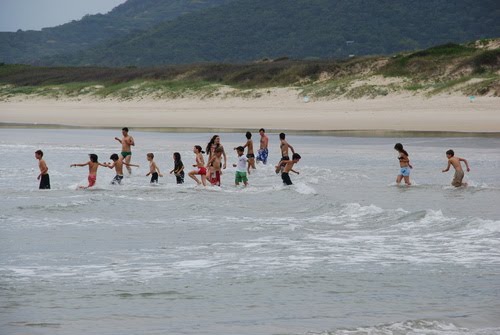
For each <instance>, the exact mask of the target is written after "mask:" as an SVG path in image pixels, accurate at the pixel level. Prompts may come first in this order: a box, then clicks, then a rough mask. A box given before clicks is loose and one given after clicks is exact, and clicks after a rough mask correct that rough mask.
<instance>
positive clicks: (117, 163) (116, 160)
mask: <svg viewBox="0 0 500 335" xmlns="http://www.w3.org/2000/svg"><path fill="white" fill-rule="evenodd" d="M109 159H111V160H112V161H113V163H111V164H110V163H108V164H106V166H107V167H109V168H110V169H112V168H114V169H115V171H116V176H115V177H114V178H113V180H112V181H111V185H116V184H118V185H120V184H121V183H122V179H123V166H124V165H125V166H127V167H130V166H135V167H139V165H135V164H129V163H126V162H124V161H123V159H120V157H118V154H112V155H111V157H109Z"/></svg>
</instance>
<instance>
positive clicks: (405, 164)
mask: <svg viewBox="0 0 500 335" xmlns="http://www.w3.org/2000/svg"><path fill="white" fill-rule="evenodd" d="M259 134H260V147H259V149H258V151H257V155H256V154H255V151H254V145H253V140H252V133H250V132H246V134H245V136H246V139H247V140H246V142H245V144H243V145H241V146H238V147H235V148H234V150H235V151H236V153H237V159H238V161H237V163H236V164H233V167H235V168H236V173H235V179H234V183H235V185H236V186H238V185H240V183H243V184H244V185H245V186H247V185H248V175H250V174H251V170H252V169H255V168H256V161H257V162H261V163H263V164H267V159H268V155H269V149H268V146H269V137H268V136H267V135H266V131H265V130H264V129H263V128H261V129H260V130H259ZM279 138H280V150H281V159H280V161H279V162H278V164H277V165H276V166H275V171H276V173H277V174H281V179H282V180H283V183H284V184H285V185H292V184H293V183H292V180H291V179H290V173H291V172H293V173H296V174H299V172H298V171H296V170H294V169H293V167H294V165H295V164H297V163H298V162H299V161H300V159H301V156H300V155H299V154H298V153H296V152H295V149H294V147H293V146H292V145H290V144H289V143H288V142H287V140H286V135H285V133H280V134H279ZM115 140H116V141H118V142H119V143H120V144H121V146H122V151H121V153H120V155H118V154H116V153H114V154H112V155H111V156H110V159H111V162H107V163H100V162H99V161H98V156H97V155H96V154H90V155H89V161H88V162H86V163H79V164H71V165H70V167H77V166H80V167H83V166H88V169H89V175H88V185H87V186H82V188H90V187H93V186H94V185H95V183H96V180H97V169H98V168H99V166H102V167H106V168H109V169H114V170H115V172H116V175H115V177H114V178H113V180H112V181H111V184H113V185H116V184H121V182H122V180H123V168H124V167H125V168H126V169H127V170H128V172H129V174H131V173H132V169H131V168H132V167H139V165H135V164H132V163H131V162H130V161H131V158H132V149H131V148H132V147H133V146H135V141H134V138H133V137H132V136H130V135H129V129H128V128H127V127H125V128H123V129H122V138H118V137H115ZM245 149H246V154H245ZM394 149H395V150H396V151H397V152H398V160H399V166H400V170H399V173H398V176H397V177H396V183H397V184H398V185H399V184H400V183H401V182H402V181H403V180H404V182H405V184H406V185H408V186H410V185H411V182H410V171H411V169H412V168H413V167H412V165H411V164H410V157H409V154H408V152H407V151H406V150H405V149H404V148H403V145H402V144H401V143H396V145H395V146H394ZM289 151H291V152H292V157H291V158H290V156H289ZM193 153H194V154H195V164H193V168H194V169H193V170H192V171H190V172H189V173H188V176H189V177H190V178H191V179H193V180H194V181H195V182H196V184H197V185H203V186H206V185H207V183H210V184H211V185H215V186H221V175H222V170H224V169H226V167H227V155H226V151H225V149H224V146H223V145H222V144H221V142H220V137H219V135H214V136H213V137H212V138H211V140H210V142H208V144H207V146H206V148H205V150H203V148H202V147H201V146H199V145H195V146H194V147H193ZM205 153H206V154H207V155H208V157H207V160H206V163H205V158H204V156H203V154H205ZM446 157H447V158H448V166H447V167H446V168H445V169H444V170H443V172H447V171H449V169H450V167H451V166H453V168H454V169H455V175H454V177H453V180H452V182H451V184H452V185H453V186H455V187H460V186H467V183H464V182H463V178H464V171H463V169H462V165H461V162H464V163H465V166H466V168H467V172H469V171H470V167H469V163H468V161H467V160H466V159H464V158H460V157H455V153H454V152H453V150H448V151H447V152H446ZM35 158H36V159H38V161H39V164H38V166H39V168H40V174H39V175H38V180H40V189H50V178H49V174H48V167H47V164H46V162H45V160H44V159H43V152H42V151H41V150H37V151H36V152H35ZM146 158H147V160H148V162H149V172H148V173H147V174H146V176H151V180H150V183H153V184H155V183H158V177H163V174H162V173H161V172H160V169H159V167H158V165H157V164H156V162H155V161H154V154H153V153H151V152H150V153H148V154H147V155H146ZM173 160H174V167H173V169H172V170H171V171H170V174H173V175H174V176H175V178H176V182H177V184H182V183H184V176H185V171H184V169H185V167H184V164H183V162H182V159H181V154H180V153H178V152H174V154H173ZM198 176H199V177H200V178H199V179H198Z"/></svg>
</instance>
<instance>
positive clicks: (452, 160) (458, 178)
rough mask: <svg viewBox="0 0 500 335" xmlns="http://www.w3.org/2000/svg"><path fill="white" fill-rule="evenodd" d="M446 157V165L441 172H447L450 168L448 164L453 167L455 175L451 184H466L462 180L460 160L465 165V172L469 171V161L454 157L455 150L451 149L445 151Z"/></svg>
mask: <svg viewBox="0 0 500 335" xmlns="http://www.w3.org/2000/svg"><path fill="white" fill-rule="evenodd" d="M446 157H447V158H448V166H447V167H446V169H444V170H443V172H448V171H449V170H450V166H453V167H454V168H455V175H454V176H453V180H452V181H451V185H453V186H455V187H460V186H467V183H464V182H462V180H463V179H464V170H462V164H461V163H460V162H464V163H465V166H466V167H467V172H470V168H469V162H467V160H466V159H465V158H460V157H455V152H454V151H453V150H451V149H450V150H448V151H446Z"/></svg>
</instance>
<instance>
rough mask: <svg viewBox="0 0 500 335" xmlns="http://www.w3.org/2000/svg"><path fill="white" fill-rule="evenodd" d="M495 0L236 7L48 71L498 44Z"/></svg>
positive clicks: (69, 57) (308, 0)
mask: <svg viewBox="0 0 500 335" xmlns="http://www.w3.org/2000/svg"><path fill="white" fill-rule="evenodd" d="M499 17H500V6H499V5H498V1H497V0H482V1H479V2H478V1H475V0H460V1H448V0H420V1H408V0H399V1H394V0H380V1H367V0H337V1H332V0H273V1H268V0H237V1H233V2H230V3H228V4H226V5H223V6H218V7H215V8H211V9H207V10H203V11H199V12H196V13H191V14H188V15H183V16H180V17H178V18H177V19H175V20H172V21H170V22H166V23H162V24H160V25H157V26H156V27H154V28H152V29H149V30H148V31H146V32H143V33H137V34H131V35H127V36H126V37H124V38H122V39H118V40H113V41H112V42H109V43H105V44H104V45H101V46H99V47H95V48H91V49H89V50H87V51H85V52H82V53H78V54H66V55H62V56H58V57H55V58H51V59H46V62H45V64H50V65H56V64H68V65H90V64H92V65H105V66H128V65H136V66H152V65H160V64H179V63H193V62H243V61H252V60H257V59H261V58H265V57H270V58H276V57H280V56H288V57H291V58H296V59H311V58H313V59H314V58H345V57H348V56H349V55H357V56H359V55H381V54H391V53H394V52H398V51H401V50H416V49H419V48H426V47H429V46H432V45H439V44H444V43H448V42H464V41H467V40H474V39H480V38H488V37H496V36H500V20H498V18H499Z"/></svg>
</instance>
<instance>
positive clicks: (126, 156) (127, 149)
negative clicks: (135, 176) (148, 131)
mask: <svg viewBox="0 0 500 335" xmlns="http://www.w3.org/2000/svg"><path fill="white" fill-rule="evenodd" d="M122 135H123V138H122V139H119V138H118V137H115V140H117V141H118V142H120V143H121V145H122V151H121V154H120V155H121V158H122V160H123V162H125V163H127V164H130V160H131V159H132V148H131V147H133V146H135V141H134V138H133V137H132V136H130V135H129V134H128V128H127V127H124V128H122ZM126 167H127V170H128V173H129V174H131V173H132V169H131V168H130V166H129V165H126Z"/></svg>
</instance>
